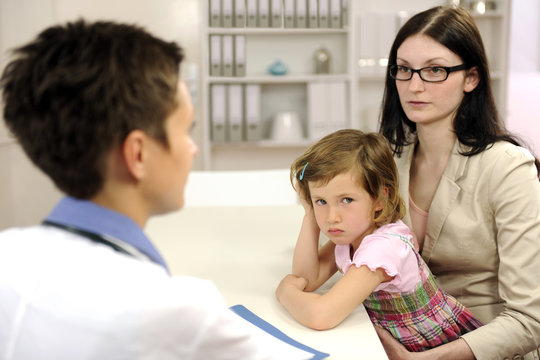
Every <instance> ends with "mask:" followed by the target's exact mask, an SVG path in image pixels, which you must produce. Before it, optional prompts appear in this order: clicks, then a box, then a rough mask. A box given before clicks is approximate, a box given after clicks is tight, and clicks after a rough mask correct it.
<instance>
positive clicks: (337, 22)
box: [330, 0, 341, 29]
mask: <svg viewBox="0 0 540 360" xmlns="http://www.w3.org/2000/svg"><path fill="white" fill-rule="evenodd" d="M330 27H331V28H334V29H339V28H340V27H341V0H330Z"/></svg>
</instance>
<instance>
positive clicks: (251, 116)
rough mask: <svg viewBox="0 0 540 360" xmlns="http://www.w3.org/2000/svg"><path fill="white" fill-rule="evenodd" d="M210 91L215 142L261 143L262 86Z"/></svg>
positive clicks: (213, 87) (232, 86)
mask: <svg viewBox="0 0 540 360" xmlns="http://www.w3.org/2000/svg"><path fill="white" fill-rule="evenodd" d="M210 89H211V91H210V96H211V105H212V106H211V108H210V121H211V125H212V126H211V133H210V135H211V139H212V142H214V143H225V142H241V141H258V140H260V138H261V86H260V85H255V84H248V85H240V84H229V85H226V84H213V85H211V87H210Z"/></svg>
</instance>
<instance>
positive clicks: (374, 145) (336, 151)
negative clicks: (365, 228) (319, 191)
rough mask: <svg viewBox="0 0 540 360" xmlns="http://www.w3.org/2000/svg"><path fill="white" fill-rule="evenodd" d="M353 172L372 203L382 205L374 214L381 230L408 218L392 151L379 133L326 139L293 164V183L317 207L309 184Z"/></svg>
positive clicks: (348, 133)
mask: <svg viewBox="0 0 540 360" xmlns="http://www.w3.org/2000/svg"><path fill="white" fill-rule="evenodd" d="M306 164H307V165H306ZM349 171H351V172H352V174H353V176H354V177H355V179H356V181H357V185H358V186H360V187H362V188H363V189H365V190H366V191H367V193H368V194H369V196H370V197H371V199H372V200H374V201H381V202H382V204H383V209H382V210H381V211H376V212H375V211H374V213H373V214H372V216H373V221H374V223H375V225H376V226H377V227H380V226H383V225H386V224H389V223H392V222H395V221H397V220H400V219H402V218H403V216H405V205H404V203H403V200H402V198H401V196H400V194H399V177H398V172H397V167H396V164H395V162H394V158H393V155H392V149H391V148H390V143H389V142H388V141H387V140H386V139H385V137H384V136H383V135H381V134H378V133H364V132H362V131H360V130H353V129H345V130H338V131H336V132H334V133H331V134H329V135H327V136H325V137H323V138H322V139H321V140H319V141H318V142H316V143H315V144H313V145H312V146H311V147H310V148H309V149H308V150H307V151H306V152H305V153H304V154H303V155H302V156H300V157H299V158H297V159H296V160H295V161H294V162H293V163H292V165H291V173H290V176H291V183H292V184H293V187H295V189H297V190H300V192H301V194H302V195H303V196H304V200H305V201H306V202H307V203H309V204H311V206H313V203H312V200H311V193H310V191H309V183H317V185H318V186H320V185H325V184H328V182H330V180H332V179H333V178H334V177H336V176H337V175H341V174H344V173H347V172H349Z"/></svg>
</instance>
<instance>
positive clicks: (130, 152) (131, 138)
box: [122, 130, 148, 180]
mask: <svg viewBox="0 0 540 360" xmlns="http://www.w3.org/2000/svg"><path fill="white" fill-rule="evenodd" d="M147 138H148V136H147V135H146V133H145V132H144V131H142V130H133V131H131V132H130V133H129V134H128V135H127V136H126V138H125V139H124V143H123V144H122V155H123V158H124V162H125V165H126V168H127V169H128V171H129V173H130V174H131V176H133V178H135V179H136V180H141V179H142V178H144V176H145V174H146V166H145V160H146V149H145V145H146V142H147V140H148V139H147Z"/></svg>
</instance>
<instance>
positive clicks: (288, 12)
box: [283, 0, 294, 28]
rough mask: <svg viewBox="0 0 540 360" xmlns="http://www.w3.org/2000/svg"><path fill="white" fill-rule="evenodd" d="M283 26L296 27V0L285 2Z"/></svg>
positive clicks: (285, 0)
mask: <svg viewBox="0 0 540 360" xmlns="http://www.w3.org/2000/svg"><path fill="white" fill-rule="evenodd" d="M283 25H284V26H285V27H286V28H293V27H294V0H283Z"/></svg>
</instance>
